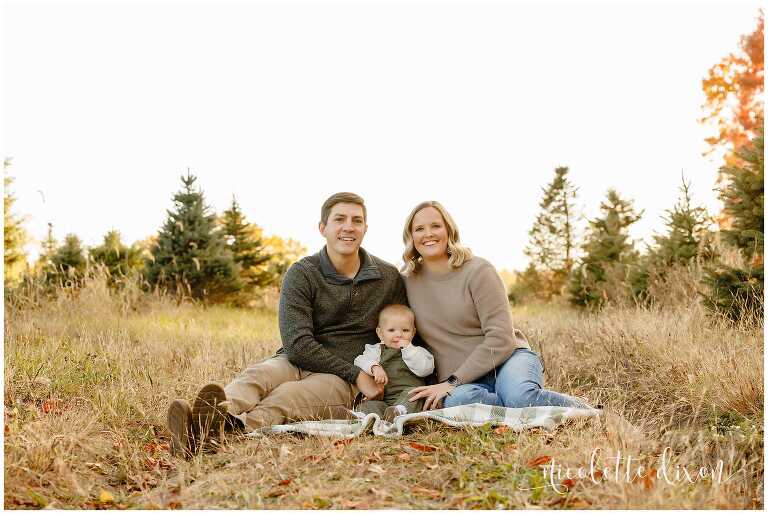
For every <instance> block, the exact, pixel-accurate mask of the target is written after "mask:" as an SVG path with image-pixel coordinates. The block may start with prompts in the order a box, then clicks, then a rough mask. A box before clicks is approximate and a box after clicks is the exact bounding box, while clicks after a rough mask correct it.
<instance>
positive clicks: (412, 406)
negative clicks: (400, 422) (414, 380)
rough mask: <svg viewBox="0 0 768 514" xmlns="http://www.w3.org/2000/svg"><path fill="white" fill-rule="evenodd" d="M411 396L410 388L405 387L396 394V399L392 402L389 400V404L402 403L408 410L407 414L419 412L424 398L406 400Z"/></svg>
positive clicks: (422, 406)
mask: <svg viewBox="0 0 768 514" xmlns="http://www.w3.org/2000/svg"><path fill="white" fill-rule="evenodd" d="M410 396H411V389H406V390H405V391H403V392H402V393H400V394H399V395H398V396H397V399H396V400H395V401H394V402H391V405H402V406H404V407H405V410H406V411H407V412H408V414H412V413H414V412H421V411H422V409H423V408H424V400H423V399H421V400H416V401H415V402H410V401H408V398H410Z"/></svg>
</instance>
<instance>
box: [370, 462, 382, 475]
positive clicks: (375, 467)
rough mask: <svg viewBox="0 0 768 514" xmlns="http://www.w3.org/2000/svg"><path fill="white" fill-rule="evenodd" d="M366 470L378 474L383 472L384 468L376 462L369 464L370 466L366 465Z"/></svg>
mask: <svg viewBox="0 0 768 514" xmlns="http://www.w3.org/2000/svg"><path fill="white" fill-rule="evenodd" d="M368 471H371V472H373V473H379V474H383V473H385V471H384V468H382V467H381V466H379V465H378V464H371V465H370V466H368Z"/></svg>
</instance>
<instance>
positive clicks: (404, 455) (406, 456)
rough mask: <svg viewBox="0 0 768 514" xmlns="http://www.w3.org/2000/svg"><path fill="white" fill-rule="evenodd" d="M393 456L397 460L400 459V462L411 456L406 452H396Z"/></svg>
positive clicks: (409, 458)
mask: <svg viewBox="0 0 768 514" xmlns="http://www.w3.org/2000/svg"><path fill="white" fill-rule="evenodd" d="M395 458H396V459H397V460H399V461H402V462H408V461H409V460H411V456H410V455H408V454H407V453H398V454H397V455H396V456H395Z"/></svg>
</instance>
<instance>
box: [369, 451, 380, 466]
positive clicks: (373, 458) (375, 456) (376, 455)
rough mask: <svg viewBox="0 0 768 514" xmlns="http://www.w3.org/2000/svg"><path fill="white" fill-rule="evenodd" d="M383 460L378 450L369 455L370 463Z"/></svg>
mask: <svg viewBox="0 0 768 514" xmlns="http://www.w3.org/2000/svg"><path fill="white" fill-rule="evenodd" d="M379 461H381V455H379V453H378V452H373V453H371V454H370V455H369V456H368V463H369V464H371V463H374V462H379Z"/></svg>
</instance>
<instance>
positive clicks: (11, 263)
mask: <svg viewBox="0 0 768 514" xmlns="http://www.w3.org/2000/svg"><path fill="white" fill-rule="evenodd" d="M10 165H11V160H10V159H7V158H6V159H5V161H4V164H3V171H4V173H5V176H4V177H3V179H4V185H5V191H4V194H3V222H4V225H3V236H4V244H5V246H4V248H3V262H4V265H5V268H4V270H5V271H4V277H3V278H4V283H5V284H6V285H11V284H13V283H15V282H16V281H17V279H18V278H19V275H20V274H21V272H22V270H23V269H24V267H25V266H26V264H27V255H26V254H25V253H24V244H25V243H26V242H27V239H28V237H27V232H26V231H25V230H24V227H23V226H22V223H23V221H24V220H23V219H22V218H20V217H18V216H16V215H15V214H13V212H12V211H11V209H12V207H13V203H14V202H15V201H16V198H15V197H14V196H13V195H12V194H11V191H10V188H9V186H10V185H11V183H12V182H13V179H12V178H11V177H10V176H8V168H9V167H10Z"/></svg>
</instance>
